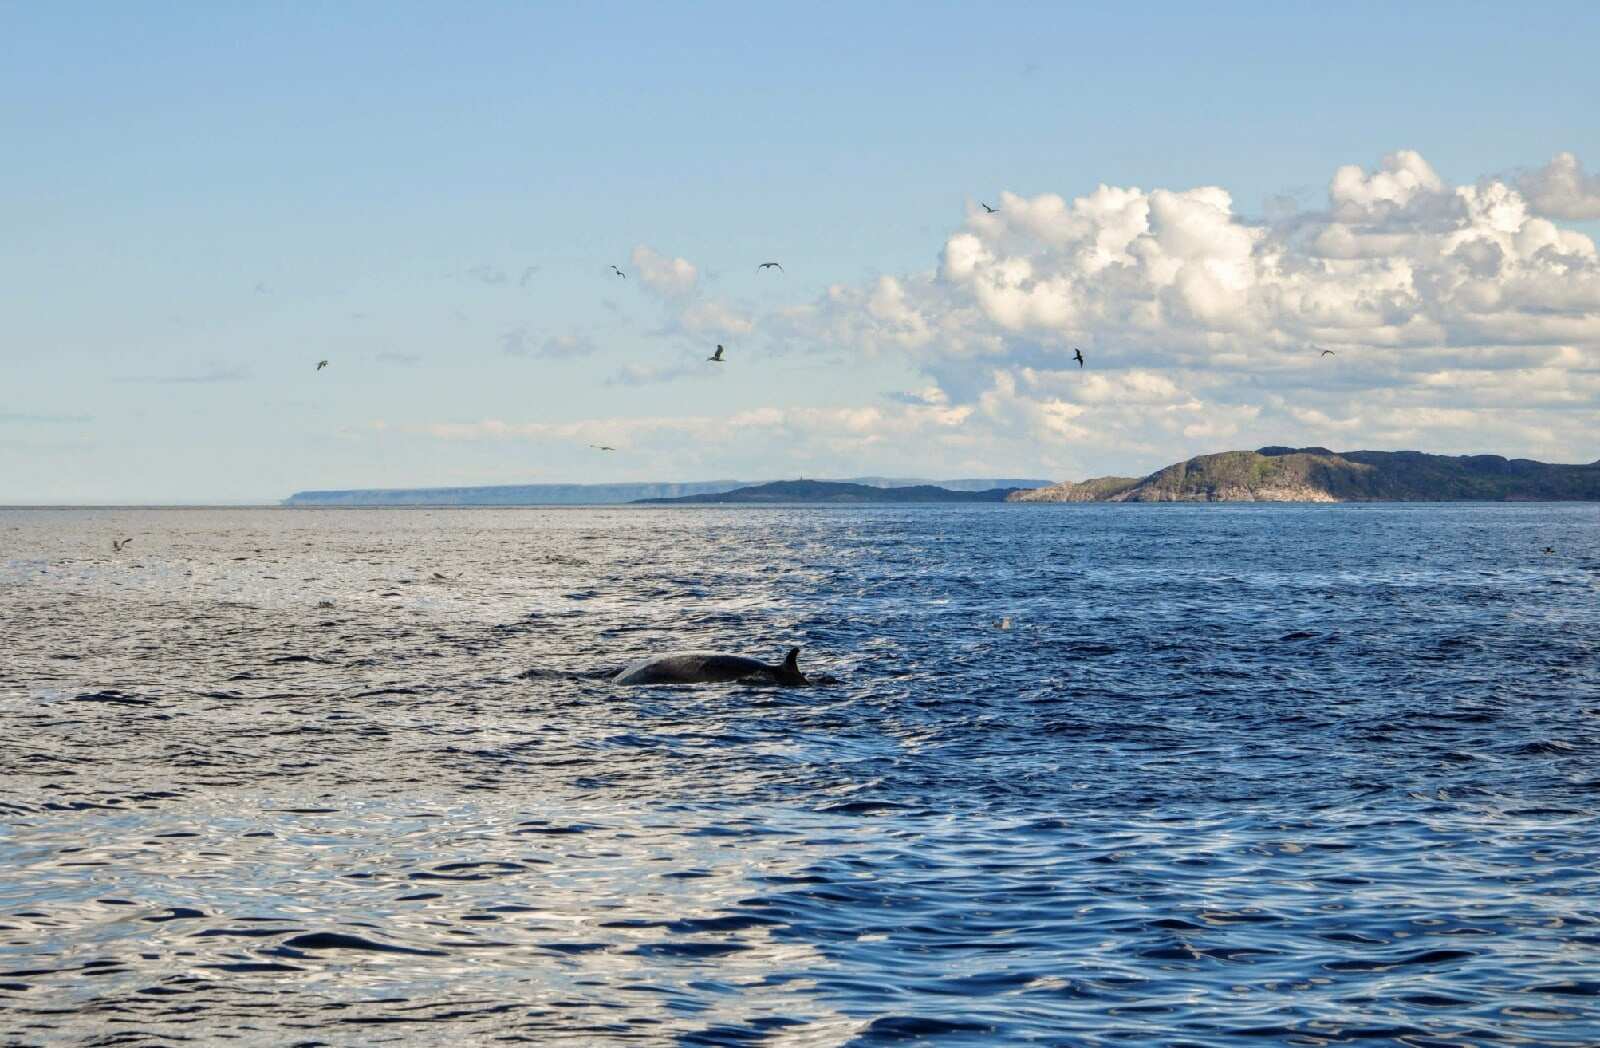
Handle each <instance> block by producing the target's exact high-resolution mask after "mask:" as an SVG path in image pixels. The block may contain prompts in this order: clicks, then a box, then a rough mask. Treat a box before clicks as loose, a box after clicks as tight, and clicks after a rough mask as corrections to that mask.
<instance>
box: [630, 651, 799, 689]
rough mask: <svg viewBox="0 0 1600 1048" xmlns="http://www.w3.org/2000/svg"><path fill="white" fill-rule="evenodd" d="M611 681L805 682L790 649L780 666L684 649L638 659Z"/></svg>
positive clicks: (647, 682) (689, 682)
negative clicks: (684, 650) (669, 653)
mask: <svg viewBox="0 0 1600 1048" xmlns="http://www.w3.org/2000/svg"><path fill="white" fill-rule="evenodd" d="M612 680H613V681H614V682H615V683H617V684H726V683H730V682H732V681H746V682H748V683H751V684H782V685H791V686H792V685H799V684H806V683H809V682H808V681H807V680H806V675H805V674H803V673H801V672H800V649H799V648H790V649H789V654H788V655H787V656H786V657H785V658H784V660H783V665H781V666H769V665H768V664H767V663H765V662H761V661H760V660H758V659H748V658H745V657H744V656H743V655H721V654H718V653H716V652H710V651H686V652H679V653H677V654H674V655H654V656H651V657H650V658H648V659H640V660H639V661H638V662H635V663H634V664H633V665H631V666H629V667H628V668H627V669H625V670H623V671H622V672H621V673H619V674H617V675H616V676H615V677H613V678H612Z"/></svg>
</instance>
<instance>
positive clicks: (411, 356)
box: [376, 350, 422, 367]
mask: <svg viewBox="0 0 1600 1048" xmlns="http://www.w3.org/2000/svg"><path fill="white" fill-rule="evenodd" d="M376 359H377V360H380V361H382V362H383V363H385V364H400V365H403V366H405V367H411V366H412V365H415V364H420V363H422V354H420V353H397V352H395V351H394V350H384V351H383V352H381V353H379V354H378V355H377V357H376Z"/></svg>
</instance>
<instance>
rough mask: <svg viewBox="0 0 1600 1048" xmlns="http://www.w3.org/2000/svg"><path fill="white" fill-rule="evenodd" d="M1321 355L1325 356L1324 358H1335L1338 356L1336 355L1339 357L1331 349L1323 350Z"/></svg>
mask: <svg viewBox="0 0 1600 1048" xmlns="http://www.w3.org/2000/svg"><path fill="white" fill-rule="evenodd" d="M1322 355H1323V356H1325V357H1336V356H1338V355H1339V354H1337V353H1335V352H1334V351H1333V350H1331V349H1325V350H1323V351H1322Z"/></svg>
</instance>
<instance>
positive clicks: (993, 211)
mask: <svg viewBox="0 0 1600 1048" xmlns="http://www.w3.org/2000/svg"><path fill="white" fill-rule="evenodd" d="M978 203H980V204H983V201H981V200H980V201H978ZM983 209H984V210H985V211H987V212H988V213H989V214H991V215H998V214H999V213H1000V209H999V208H997V207H990V206H989V205H988V204H983Z"/></svg>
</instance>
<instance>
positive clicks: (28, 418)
mask: <svg viewBox="0 0 1600 1048" xmlns="http://www.w3.org/2000/svg"><path fill="white" fill-rule="evenodd" d="M93 421H94V418H93V416H90V415H38V414H31V413H28V412H23V411H0V422H14V423H25V424H26V423H31V424H37V425H42V426H75V425H82V424H83V423H86V422H93Z"/></svg>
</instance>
